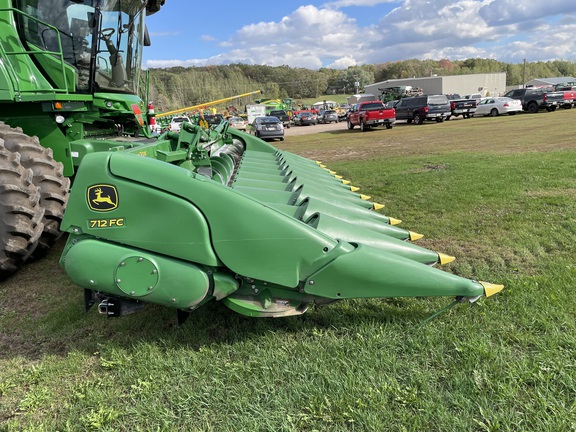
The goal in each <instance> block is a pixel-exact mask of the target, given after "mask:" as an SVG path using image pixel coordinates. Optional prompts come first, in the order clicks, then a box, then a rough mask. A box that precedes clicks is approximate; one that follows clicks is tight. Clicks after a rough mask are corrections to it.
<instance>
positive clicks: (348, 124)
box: [346, 120, 354, 130]
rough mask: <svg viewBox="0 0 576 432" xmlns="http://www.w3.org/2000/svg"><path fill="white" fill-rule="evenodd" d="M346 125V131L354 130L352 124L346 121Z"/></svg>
mask: <svg viewBox="0 0 576 432" xmlns="http://www.w3.org/2000/svg"><path fill="white" fill-rule="evenodd" d="M346 123H347V126H348V129H350V130H352V129H354V125H353V124H352V123H350V120H348V121H347V122H346Z"/></svg>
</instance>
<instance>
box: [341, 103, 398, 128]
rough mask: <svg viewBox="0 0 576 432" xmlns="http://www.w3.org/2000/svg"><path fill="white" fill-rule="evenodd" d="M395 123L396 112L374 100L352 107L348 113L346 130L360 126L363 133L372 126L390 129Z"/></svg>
mask: <svg viewBox="0 0 576 432" xmlns="http://www.w3.org/2000/svg"><path fill="white" fill-rule="evenodd" d="M395 121H396V111H395V110H394V108H386V107H385V106H384V104H383V103H382V101H379V100H374V101H369V102H360V103H359V104H356V105H354V106H353V107H352V109H351V110H350V112H349V113H348V120H347V123H348V129H350V130H352V129H354V126H360V130H361V131H365V130H368V129H370V128H371V127H374V126H382V125H386V129H392V125H393V124H394V122H395Z"/></svg>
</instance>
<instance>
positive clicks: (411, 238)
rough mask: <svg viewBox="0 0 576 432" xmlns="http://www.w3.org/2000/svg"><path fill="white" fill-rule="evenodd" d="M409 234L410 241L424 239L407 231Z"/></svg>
mask: <svg viewBox="0 0 576 432" xmlns="http://www.w3.org/2000/svg"><path fill="white" fill-rule="evenodd" d="M408 232H409V233H410V240H412V241H416V240H420V239H421V238H422V237H424V234H418V233H415V232H414V231H408Z"/></svg>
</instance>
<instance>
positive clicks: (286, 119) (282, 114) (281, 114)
mask: <svg viewBox="0 0 576 432" xmlns="http://www.w3.org/2000/svg"><path fill="white" fill-rule="evenodd" d="M268 115H270V116H274V117H277V118H278V120H280V121H281V122H282V125H283V126H284V127H285V128H289V127H290V116H289V115H288V113H287V112H286V111H284V110H272V111H270V113H269V114H268Z"/></svg>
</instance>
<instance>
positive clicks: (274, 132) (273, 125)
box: [250, 116, 284, 141]
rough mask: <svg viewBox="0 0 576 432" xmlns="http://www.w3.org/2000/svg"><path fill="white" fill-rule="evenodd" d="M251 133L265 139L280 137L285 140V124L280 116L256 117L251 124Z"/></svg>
mask: <svg viewBox="0 0 576 432" xmlns="http://www.w3.org/2000/svg"><path fill="white" fill-rule="evenodd" d="M250 133H251V134H253V135H254V136H256V137H258V138H261V139H263V140H267V139H279V140H280V141H284V126H283V125H282V122H281V121H280V119H278V117H274V116H264V117H256V118H255V119H254V121H253V122H252V124H251V125H250Z"/></svg>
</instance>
